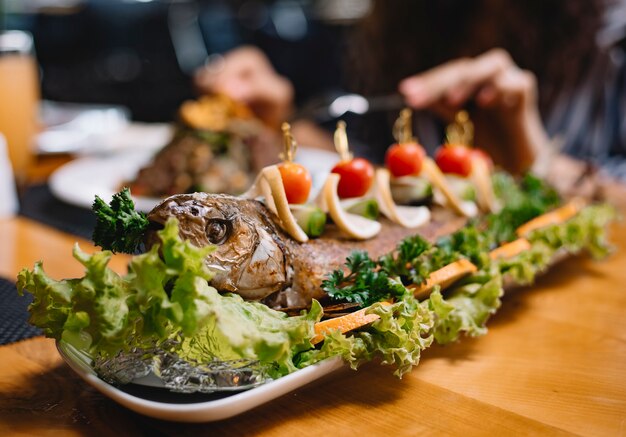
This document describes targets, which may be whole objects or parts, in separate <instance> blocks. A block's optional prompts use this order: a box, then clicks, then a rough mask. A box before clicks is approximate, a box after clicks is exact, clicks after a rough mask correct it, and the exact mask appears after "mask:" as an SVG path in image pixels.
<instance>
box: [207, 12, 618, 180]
mask: <svg viewBox="0 0 626 437" xmlns="http://www.w3.org/2000/svg"><path fill="white" fill-rule="evenodd" d="M625 36H626V4H625V2H623V1H618V2H610V3H607V2H604V1H599V0H571V1H567V2H563V1H560V0H529V1H525V2H501V1H497V0H465V1H455V0H438V1H430V0H376V1H374V2H373V7H372V9H371V11H370V12H369V14H367V16H366V17H364V18H363V19H362V20H360V22H359V23H358V24H357V25H356V26H355V27H354V29H353V32H352V35H351V36H350V37H349V39H348V50H347V53H346V55H345V56H344V64H343V67H344V72H346V73H345V74H344V76H343V77H344V83H343V85H344V87H345V88H346V89H348V90H350V91H357V92H361V93H363V94H364V95H381V94H389V93H393V92H400V93H401V95H402V96H403V97H404V99H405V101H406V103H407V105H409V106H411V107H413V108H414V109H417V110H418V111H419V112H418V116H417V122H416V127H417V131H416V133H417V136H418V137H419V139H420V141H421V142H422V143H423V144H424V145H425V146H426V148H427V149H428V150H430V151H431V153H432V151H433V150H434V148H435V147H436V146H437V145H438V144H439V142H440V141H441V139H442V137H443V127H444V126H445V123H447V122H449V121H450V120H451V117H452V116H453V114H454V113H455V112H456V111H458V110H459V109H461V108H464V107H465V108H468V109H469V110H470V114H471V117H472V119H473V120H474V122H475V125H476V139H475V144H476V145H477V146H479V147H482V148H485V149H486V150H488V151H489V152H490V153H491V154H492V155H493V156H494V158H495V159H496V161H497V162H498V163H500V164H501V165H503V166H505V167H506V168H508V169H509V170H512V171H517V172H520V171H524V170H527V169H528V168H530V166H531V165H532V164H533V163H534V162H537V161H538V160H540V161H545V160H544V159H539V158H541V157H544V156H546V155H548V154H549V153H548V152H549V151H550V150H554V149H559V150H561V151H563V152H566V153H568V154H571V155H573V156H575V157H577V158H580V159H583V160H586V161H592V162H594V163H595V164H598V165H601V166H602V167H603V168H604V169H605V170H606V171H608V172H610V173H611V174H612V175H613V176H617V177H620V178H622V179H624V180H626V60H625V58H624V50H625V48H626V39H625ZM314 55H315V54H314V53H311V54H310V56H314ZM270 57H271V54H270ZM328 68H334V66H332V65H329V66H328ZM196 82H197V84H198V85H199V87H200V88H201V89H202V90H204V91H205V92H221V93H226V94H228V95H230V96H232V97H233V98H235V99H238V100H241V101H243V102H245V103H247V104H249V105H250V106H251V107H252V108H253V109H254V110H256V112H257V114H258V115H259V116H260V117H262V118H264V119H265V120H266V121H267V123H268V124H269V125H270V126H277V124H278V122H279V121H280V120H284V119H288V118H289V117H290V115H291V114H292V111H293V110H294V106H295V105H294V99H293V97H294V92H293V86H292V83H291V82H290V80H289V79H287V78H286V77H284V76H281V75H279V74H277V73H276V71H275V70H274V67H273V65H272V64H271V63H270V62H269V61H268V59H267V57H266V55H265V54H264V53H263V52H262V51H260V50H258V49H256V48H254V47H242V48H238V49H236V50H234V51H231V52H230V53H228V54H227V55H226V56H225V57H224V58H223V59H220V61H219V65H217V64H211V63H209V64H208V66H207V67H206V68H203V69H201V70H200V71H199V72H198V74H197V76H196ZM395 116H396V114H368V115H367V116H365V117H353V118H351V119H350V120H349V121H348V123H349V125H352V126H353V128H354V129H353V131H354V132H356V133H355V135H354V137H357V138H360V139H362V140H363V141H362V142H359V143H358V144H360V145H361V148H360V150H358V153H360V154H363V155H365V156H368V157H370V158H371V159H374V160H375V161H378V162H381V161H382V158H383V155H384V151H385V150H386V148H387V146H388V145H389V144H390V143H391V142H392V138H391V136H390V133H391V123H392V122H393V119H394V117H395ZM355 125H356V127H355ZM296 129H297V127H296ZM296 135H297V137H298V138H299V140H300V142H301V143H303V144H309V145H319V146H321V147H332V143H331V142H330V137H329V136H328V135H326V134H325V133H324V132H321V131H320V130H318V129H316V128H315V127H312V126H311V125H310V124H303V128H301V129H299V132H298V130H296Z"/></svg>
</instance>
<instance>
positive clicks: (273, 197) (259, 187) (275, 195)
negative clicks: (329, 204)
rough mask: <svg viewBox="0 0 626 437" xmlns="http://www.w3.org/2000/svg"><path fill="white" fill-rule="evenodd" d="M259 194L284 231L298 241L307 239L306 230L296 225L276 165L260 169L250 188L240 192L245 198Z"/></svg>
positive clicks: (253, 197)
mask: <svg viewBox="0 0 626 437" xmlns="http://www.w3.org/2000/svg"><path fill="white" fill-rule="evenodd" d="M259 196H263V197H264V198H265V205H266V206H267V208H268V209H269V210H270V211H272V212H273V213H274V214H276V216H277V217H278V219H279V221H280V226H281V228H283V230H284V231H285V232H287V233H288V234H289V235H290V236H291V237H292V238H293V239H294V240H296V241H298V242H300V243H304V242H306V241H309V237H308V236H307V235H306V232H304V230H303V229H302V228H301V227H300V226H299V225H298V222H297V220H296V218H295V217H294V216H293V214H292V213H291V210H290V208H289V202H287V195H286V194H285V185H284V184H283V178H282V176H281V175H280V170H278V167H277V166H275V165H270V166H268V167H265V168H264V169H263V170H261V172H260V173H259V175H258V176H257V178H256V179H255V181H254V183H253V184H252V186H251V187H250V189H249V190H248V191H246V192H245V193H243V194H242V197H244V198H247V199H255V198H257V197H259Z"/></svg>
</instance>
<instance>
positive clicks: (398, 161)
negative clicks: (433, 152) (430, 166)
mask: <svg viewBox="0 0 626 437" xmlns="http://www.w3.org/2000/svg"><path fill="white" fill-rule="evenodd" d="M425 156H426V152H425V151H424V148H423V147H422V146H420V145H419V144H417V143H405V144H394V145H393V146H391V147H389V149H387V153H386V155H385V165H386V166H387V168H388V169H389V171H390V172H391V174H392V175H394V176H395V177H397V178H398V177H400V176H408V175H415V174H418V173H419V172H420V171H421V170H422V162H423V161H424V157H425Z"/></svg>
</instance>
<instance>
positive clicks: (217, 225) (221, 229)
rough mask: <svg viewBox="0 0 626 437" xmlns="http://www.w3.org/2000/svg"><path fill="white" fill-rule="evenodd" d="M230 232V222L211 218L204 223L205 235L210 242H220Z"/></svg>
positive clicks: (225, 238)
mask: <svg viewBox="0 0 626 437" xmlns="http://www.w3.org/2000/svg"><path fill="white" fill-rule="evenodd" d="M229 234H230V223H229V222H227V221H226V220H220V219H211V220H209V222H208V223H207V225H206V236H207V238H208V240H209V243H211V244H222V243H223V242H224V241H226V240H227V239H228V236H229Z"/></svg>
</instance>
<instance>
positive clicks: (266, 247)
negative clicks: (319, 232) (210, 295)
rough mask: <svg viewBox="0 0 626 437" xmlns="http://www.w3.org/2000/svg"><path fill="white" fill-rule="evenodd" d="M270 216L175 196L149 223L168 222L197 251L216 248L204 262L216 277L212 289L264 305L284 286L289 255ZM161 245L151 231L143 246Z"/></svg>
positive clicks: (225, 200)
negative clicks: (174, 222) (175, 223)
mask: <svg viewBox="0 0 626 437" xmlns="http://www.w3.org/2000/svg"><path fill="white" fill-rule="evenodd" d="M270 214H271V213H270V212H269V211H268V210H267V209H266V208H265V207H264V206H263V205H262V204H261V203H260V202H258V201H255V200H250V199H242V198H237V197H233V196H227V195H221V194H208V193H193V194H179V195H175V196H171V197H169V198H167V199H165V200H164V201H163V202H161V203H160V204H159V205H157V206H156V207H155V208H154V209H153V210H152V211H151V212H150V213H149V214H148V220H150V222H151V223H153V224H157V225H164V224H165V222H167V220H168V219H169V218H171V217H175V218H176V219H178V222H179V234H180V236H181V238H182V239H184V240H188V241H189V242H191V243H192V244H193V245H195V246H197V247H204V246H207V245H213V246H215V250H214V251H213V252H211V253H210V254H209V255H208V256H207V257H206V259H205V261H206V264H207V266H208V267H209V268H210V269H211V270H212V271H213V272H214V273H215V274H214V277H213V279H212V280H211V285H212V286H214V287H215V288H217V289H218V290H220V291H227V292H232V293H237V294H239V295H241V296H242V297H243V298H245V299H250V300H258V299H263V298H265V297H267V296H269V295H270V294H272V293H274V292H276V291H279V290H282V289H283V288H285V286H286V285H287V282H288V276H290V275H288V272H287V270H288V263H287V261H286V259H287V257H288V249H287V246H286V244H285V238H284V236H283V234H282V233H281V232H280V231H279V230H278V229H277V227H276V225H275V224H274V222H273V221H272V218H271V215H270ZM155 243H159V238H158V234H157V233H156V232H155V231H150V232H149V233H148V235H147V237H146V244H147V246H149V247H150V246H152V245H153V244H155Z"/></svg>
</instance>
